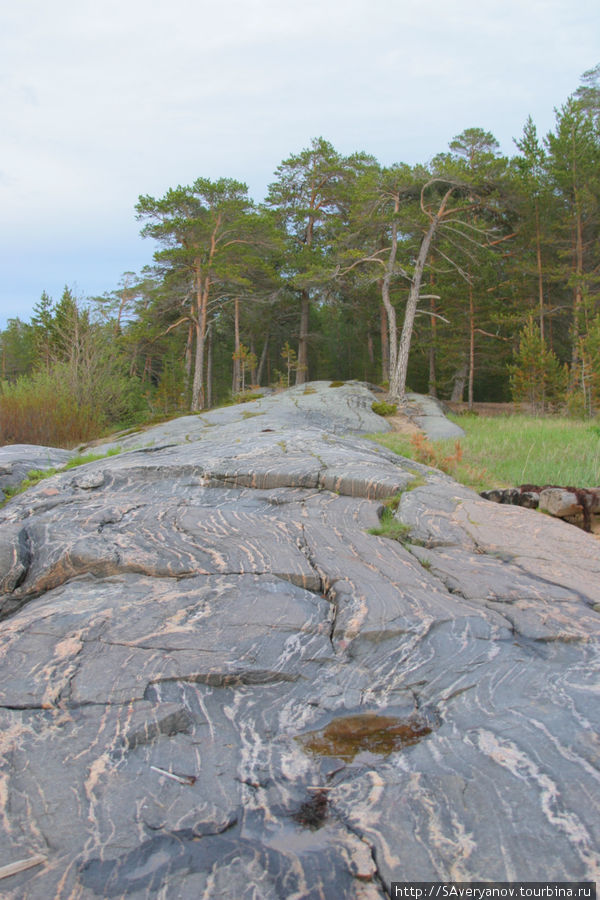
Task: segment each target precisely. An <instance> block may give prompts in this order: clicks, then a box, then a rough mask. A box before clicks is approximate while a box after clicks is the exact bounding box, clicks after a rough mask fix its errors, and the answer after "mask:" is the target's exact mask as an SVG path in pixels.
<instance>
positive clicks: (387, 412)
mask: <svg viewBox="0 0 600 900" xmlns="http://www.w3.org/2000/svg"><path fill="white" fill-rule="evenodd" d="M371 409H372V410H373V412H374V413H377V415H378V416H393V415H394V413H395V412H397V411H398V407H397V406H396V404H395V403H386V402H385V400H374V401H373V403H371Z"/></svg>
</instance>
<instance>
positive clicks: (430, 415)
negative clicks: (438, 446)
mask: <svg viewBox="0 0 600 900" xmlns="http://www.w3.org/2000/svg"><path fill="white" fill-rule="evenodd" d="M406 401H407V403H406V408H405V409H404V412H405V413H406V414H407V415H408V416H409V417H410V419H411V420H412V421H413V422H414V423H415V425H417V426H418V427H419V428H420V429H421V430H422V431H424V432H425V434H426V435H427V437H428V438H429V439H430V440H432V441H442V440H447V439H448V438H457V439H458V438H461V437H464V434H465V433H464V431H463V429H462V428H461V427H460V425H457V424H456V423H455V422H451V421H450V419H447V418H446V416H445V415H444V410H443V407H442V404H441V403H440V401H439V400H436V398H435V397H428V396H425V395H424V394H414V393H408V394H407V395H406Z"/></svg>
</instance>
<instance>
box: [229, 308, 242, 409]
mask: <svg viewBox="0 0 600 900" xmlns="http://www.w3.org/2000/svg"><path fill="white" fill-rule="evenodd" d="M233 333H234V344H233V353H234V355H233V380H232V383H231V393H232V394H239V392H240V357H239V353H240V301H239V300H238V299H237V297H236V299H235V300H234V303H233Z"/></svg>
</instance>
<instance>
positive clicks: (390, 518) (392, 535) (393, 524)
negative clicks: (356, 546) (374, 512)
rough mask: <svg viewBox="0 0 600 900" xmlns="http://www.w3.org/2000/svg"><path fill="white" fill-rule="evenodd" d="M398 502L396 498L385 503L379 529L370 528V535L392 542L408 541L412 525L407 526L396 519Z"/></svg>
mask: <svg viewBox="0 0 600 900" xmlns="http://www.w3.org/2000/svg"><path fill="white" fill-rule="evenodd" d="M398 502H399V498H398ZM398 502H396V498H395V497H394V498H391V500H389V501H386V502H385V503H384V507H383V511H382V513H381V518H380V522H381V524H380V525H379V527H378V528H369V534H375V535H377V536H378V537H385V538H389V539H390V540H392V541H400V542H401V543H404V542H405V541H407V540H408V535H409V532H410V525H405V524H404V522H400V521H398V519H396V518H395V517H394V510H395V509H397V507H398ZM394 503H395V506H394Z"/></svg>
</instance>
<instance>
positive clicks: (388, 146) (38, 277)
mask: <svg viewBox="0 0 600 900" xmlns="http://www.w3.org/2000/svg"><path fill="white" fill-rule="evenodd" d="M598 62H600V4H599V3H598V2H597V0H453V2H448V0H302V2H301V3H297V2H293V3H292V2H290V0H227V2H221V3H220V4H219V3H215V2H214V0H168V2H167V0H152V2H148V0H52V3H48V0H19V2H14V0H0V328H3V327H5V325H6V321H7V319H9V318H13V317H16V316H18V317H19V318H21V319H22V320H24V321H27V320H28V319H29V317H30V315H31V311H32V308H33V305H34V304H35V303H36V302H37V301H38V300H39V298H40V295H41V293H42V291H44V290H45V291H47V292H48V293H49V294H50V296H52V297H53V298H54V299H55V300H57V299H59V297H60V295H61V293H62V291H63V288H64V286H65V284H68V285H69V286H70V287H71V288H72V289H73V290H74V291H75V293H76V294H77V295H78V296H81V297H87V296H95V295H99V294H103V293H105V292H109V291H112V290H114V289H115V288H116V287H117V286H118V283H119V280H120V278H121V276H122V274H123V273H124V272H126V271H134V272H139V271H140V270H141V268H142V267H143V266H144V265H147V264H149V263H151V262H152V254H153V250H154V249H155V247H154V246H153V244H152V241H151V240H149V239H147V240H143V239H142V238H141V237H140V235H139V230H140V227H141V226H140V223H139V222H137V221H136V218H135V204H136V202H137V199H138V197H139V196H140V195H141V194H150V195H152V196H155V197H160V196H162V195H163V194H164V193H165V192H166V191H167V190H168V189H169V188H170V187H175V186H177V185H178V184H182V185H184V184H190V183H191V182H193V181H194V180H195V179H196V178H198V177H207V178H211V179H216V178H220V177H230V178H236V179H238V180H240V181H244V182H245V183H246V184H247V185H248V187H249V191H250V195H251V196H252V197H253V198H254V199H255V200H257V201H260V200H262V199H264V196H265V193H266V190H267V186H268V185H269V183H270V182H271V181H273V180H274V178H273V175H274V171H275V169H276V168H277V166H278V165H279V164H280V162H281V161H282V160H284V159H286V158H287V157H289V156H290V155H291V154H293V153H298V152H299V151H300V150H302V149H303V148H304V147H307V146H308V145H309V143H310V140H311V139H312V138H313V137H318V136H323V137H324V138H326V139H327V140H328V141H330V142H331V143H332V144H333V146H334V147H335V148H336V150H338V151H339V152H341V153H351V152H354V151H357V150H364V151H366V152H368V153H371V154H373V155H374V156H375V157H377V159H378V160H379V161H380V162H381V163H382V164H384V165H390V164H392V163H394V162H406V163H410V164H414V163H425V162H427V161H428V160H429V159H431V157H433V156H434V155H435V154H436V153H439V152H443V151H445V150H447V148H448V143H449V142H450V141H451V140H452V138H453V137H454V136H455V135H457V134H459V133H460V132H462V131H463V130H464V129H465V128H470V127H480V128H483V129H485V130H486V131H491V132H492V133H493V134H494V135H495V137H496V138H497V140H498V141H499V142H500V147H501V151H502V152H503V153H506V154H512V153H513V152H514V151H515V148H514V144H513V138H518V137H519V136H520V135H521V133H522V129H523V125H524V123H525V120H526V118H527V116H528V115H531V116H532V117H533V120H534V122H535V123H536V125H537V128H538V133H539V134H540V135H542V136H543V135H544V134H546V133H547V132H548V131H549V130H550V129H552V128H553V125H554V109H555V107H560V106H561V105H562V104H563V103H564V102H565V100H566V99H567V97H568V96H569V95H570V94H572V93H573V92H574V91H575V90H576V88H577V87H578V85H579V81H580V77H581V75H582V74H583V72H584V71H586V70H588V69H591V68H593V67H594V66H595V65H596V64H597V63H598Z"/></svg>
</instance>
